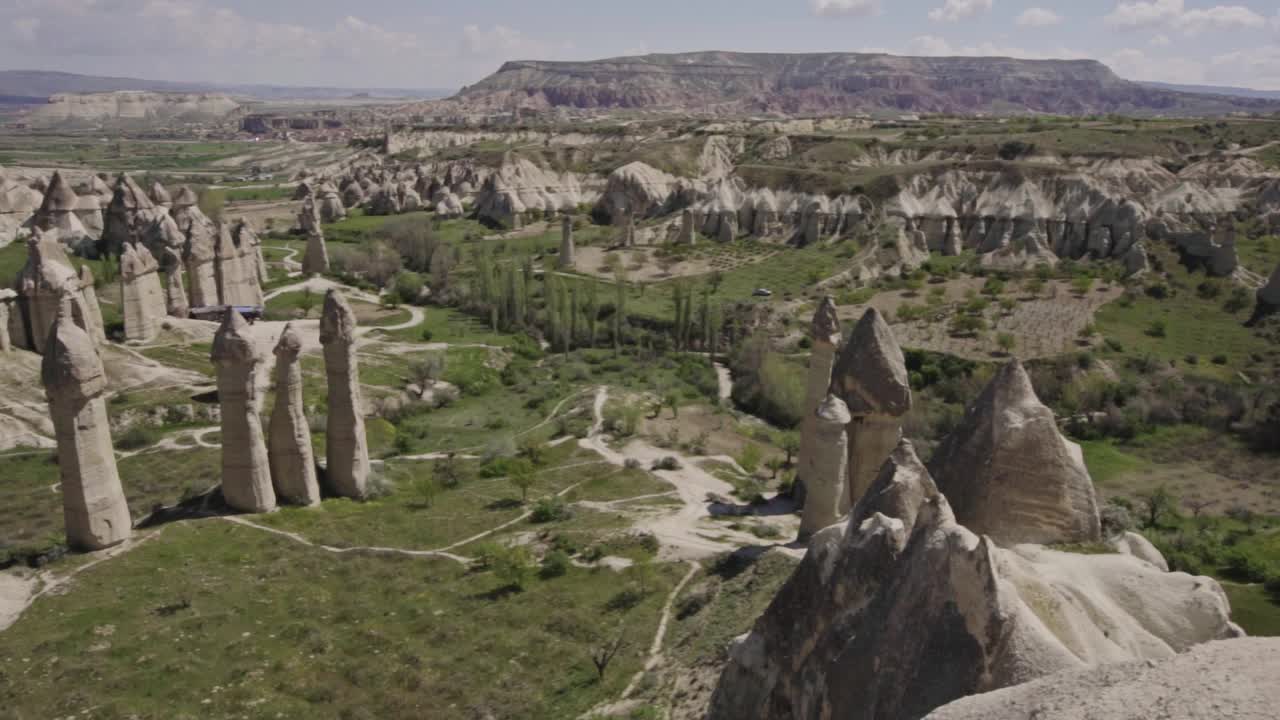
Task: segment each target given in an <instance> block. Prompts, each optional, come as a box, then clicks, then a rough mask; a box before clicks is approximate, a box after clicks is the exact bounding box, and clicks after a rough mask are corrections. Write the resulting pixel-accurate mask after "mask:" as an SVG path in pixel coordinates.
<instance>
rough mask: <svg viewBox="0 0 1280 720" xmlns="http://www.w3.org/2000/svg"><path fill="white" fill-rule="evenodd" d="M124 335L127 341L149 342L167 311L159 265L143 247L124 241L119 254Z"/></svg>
mask: <svg viewBox="0 0 1280 720" xmlns="http://www.w3.org/2000/svg"><path fill="white" fill-rule="evenodd" d="M120 284H121V287H122V289H123V292H122V296H123V300H124V302H123V308H122V310H123V313H122V314H123V315H124V335H125V339H127V340H129V341H130V342H150V341H151V340H153V339H155V336H156V334H157V333H158V332H159V330H160V320H161V318H163V317H165V316H166V315H167V314H168V308H167V307H166V302H165V297H164V290H163V288H162V287H161V285H160V265H159V263H157V262H156V260H155V258H154V257H152V256H151V252H150V251H149V250H147V248H146V246H144V245H142V244H140V243H125V246H124V253H123V254H122V255H121V256H120Z"/></svg>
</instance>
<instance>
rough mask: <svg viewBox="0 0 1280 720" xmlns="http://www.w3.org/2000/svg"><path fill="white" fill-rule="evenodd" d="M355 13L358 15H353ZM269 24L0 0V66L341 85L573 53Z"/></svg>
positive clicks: (166, 5)
mask: <svg viewBox="0 0 1280 720" xmlns="http://www.w3.org/2000/svg"><path fill="white" fill-rule="evenodd" d="M352 11H353V13H354V12H359V5H353V6H352ZM303 17H304V20H303V21H300V22H274V21H266V20H262V19H259V18H255V17H252V16H250V15H249V14H244V13H241V12H239V11H237V10H235V9H232V8H231V7H229V6H227V5H226V4H224V1H223V0H7V2H6V0H0V64H7V65H14V64H15V63H17V62H18V61H19V60H21V62H23V63H29V64H30V65H33V66H37V67H57V68H59V69H64V68H65V69H74V70H80V71H87V72H96V73H98V74H117V75H134V76H139V77H147V78H154V79H172V80H192V81H196V80H226V81H236V80H243V81H251V82H271V83H308V84H309V83H316V82H321V83H323V84H340V85H349V86H382V85H391V86H400V87H421V86H424V85H427V86H431V85H449V84H453V83H456V82H459V81H468V82H469V81H474V80H475V79H478V78H480V77H483V76H484V75H487V74H488V73H491V72H493V71H494V70H496V69H497V68H498V66H499V64H500V63H501V62H502V61H504V60H509V59H513V58H528V57H539V58H558V57H565V56H566V53H568V52H570V51H571V47H570V46H567V45H557V44H551V43H546V42H543V41H539V40H537V39H535V38H531V37H529V36H527V35H525V34H523V33H521V32H519V31H518V30H515V29H513V28H510V27H507V26H503V25H495V26H481V25H467V26H464V27H460V28H458V27H453V28H443V27H437V26H436V24H438V22H439V21H437V20H434V19H430V18H426V19H423V20H419V21H417V22H416V23H414V24H413V25H410V26H390V25H384V24H380V23H378V22H375V21H373V20H370V19H367V18H363V17H360V16H358V15H356V14H350V15H346V16H343V17H339V18H337V19H335V20H331V21H329V22H328V23H324V24H321V23H318V22H317V23H312V24H304V23H305V22H306V18H305V16H303Z"/></svg>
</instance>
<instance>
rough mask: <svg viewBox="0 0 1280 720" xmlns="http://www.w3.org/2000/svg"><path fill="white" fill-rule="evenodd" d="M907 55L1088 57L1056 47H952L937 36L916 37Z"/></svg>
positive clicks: (1056, 58)
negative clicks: (1034, 48) (1042, 48)
mask: <svg viewBox="0 0 1280 720" xmlns="http://www.w3.org/2000/svg"><path fill="white" fill-rule="evenodd" d="M907 53H908V54H911V55H925V56H931V57H945V56H952V57H959V56H964V57H1011V58H1022V59H1025V60H1077V59H1082V58H1088V57H1089V56H1088V55H1087V54H1085V53H1082V52H1080V51H1079V50H1073V49H1071V48H1066V47H1057V48H1052V49H1044V50H1028V49H1026V48H1022V47H1017V46H1013V45H1000V44H997V43H993V42H989V41H988V42H981V43H977V44H976V45H952V44H951V43H950V42H948V41H947V40H946V38H941V37H938V36H937V35H918V36H916V37H914V38H912V39H911V41H910V42H909V43H908V44H907Z"/></svg>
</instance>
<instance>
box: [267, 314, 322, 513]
mask: <svg viewBox="0 0 1280 720" xmlns="http://www.w3.org/2000/svg"><path fill="white" fill-rule="evenodd" d="M301 352H302V338H301V337H299V335H298V333H297V332H296V331H295V330H294V329H293V325H286V326H285V329H284V332H282V333H281V334H280V341H279V342H278V343H276V348H275V356H276V404H275V407H274V408H273V409H272V410H271V425H270V441H269V446H270V447H269V460H270V467H271V480H272V482H273V483H274V485H275V491H276V495H277V496H278V497H279V498H280V500H281V501H282V502H287V503H291V504H295V505H315V504H316V503H318V502H320V486H319V484H318V483H317V481H316V463H315V456H314V455H313V453H312V450H311V426H310V425H309V424H308V423H307V412H306V408H305V407H304V406H303V403H302V366H301V365H300V364H299V363H298V355H299V354H300V353H301Z"/></svg>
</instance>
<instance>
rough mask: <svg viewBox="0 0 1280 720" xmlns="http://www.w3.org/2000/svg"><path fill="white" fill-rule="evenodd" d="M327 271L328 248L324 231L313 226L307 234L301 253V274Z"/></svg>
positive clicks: (317, 273) (316, 273)
mask: <svg viewBox="0 0 1280 720" xmlns="http://www.w3.org/2000/svg"><path fill="white" fill-rule="evenodd" d="M327 272H329V248H328V246H327V245H325V242H324V232H323V231H322V230H320V228H318V227H317V228H315V229H314V230H312V231H311V232H310V233H308V234H307V248H306V250H304V251H303V253H302V274H303V275H323V274H325V273H327Z"/></svg>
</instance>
